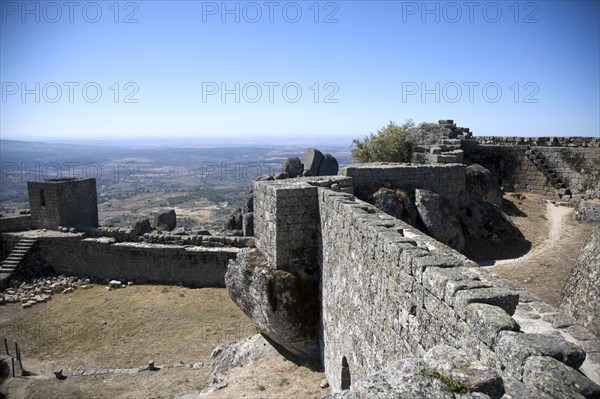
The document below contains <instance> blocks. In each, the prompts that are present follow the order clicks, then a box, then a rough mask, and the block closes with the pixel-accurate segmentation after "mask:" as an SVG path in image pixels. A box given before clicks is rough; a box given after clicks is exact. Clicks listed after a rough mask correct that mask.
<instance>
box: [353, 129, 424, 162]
mask: <svg viewBox="0 0 600 399" xmlns="http://www.w3.org/2000/svg"><path fill="white" fill-rule="evenodd" d="M413 126H414V123H413V122H412V120H408V121H406V123H404V124H403V125H402V126H398V125H396V124H395V123H394V122H391V121H390V123H389V124H388V125H387V126H386V127H384V128H382V129H380V130H378V131H377V134H376V135H375V134H373V133H371V134H370V135H369V136H365V138H364V139H363V140H362V141H361V140H359V139H354V140H352V148H351V152H352V157H353V158H354V159H356V162H359V163H363V162H410V161H411V159H412V154H413V151H414V148H415V143H414V142H413V140H412V138H411V137H410V134H408V132H407V130H408V129H410V128H411V127H413Z"/></svg>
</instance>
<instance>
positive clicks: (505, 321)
mask: <svg viewBox="0 0 600 399" xmlns="http://www.w3.org/2000/svg"><path fill="white" fill-rule="evenodd" d="M466 321H467V324H468V325H469V327H471V330H472V331H473V332H474V333H475V335H476V336H477V337H478V338H479V339H481V340H482V341H483V342H485V343H486V344H487V345H488V346H489V347H492V346H493V345H494V343H495V342H496V338H497V337H498V334H499V333H500V331H503V330H509V331H513V330H518V329H519V326H518V324H517V323H516V322H515V320H514V319H513V318H512V317H510V316H509V315H508V313H506V312H505V311H504V310H503V309H501V308H499V307H498V306H492V305H488V304H485V303H471V304H469V305H468V306H467V318H466Z"/></svg>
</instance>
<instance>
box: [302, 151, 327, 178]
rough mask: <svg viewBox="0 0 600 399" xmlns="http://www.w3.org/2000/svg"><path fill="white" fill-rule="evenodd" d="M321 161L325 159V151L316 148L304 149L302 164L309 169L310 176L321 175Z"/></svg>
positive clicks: (305, 168)
mask: <svg viewBox="0 0 600 399" xmlns="http://www.w3.org/2000/svg"><path fill="white" fill-rule="evenodd" d="M321 161H323V153H321V151H319V150H317V149H316V148H307V149H305V150H304V155H303V156H302V164H303V165H304V170H305V171H307V170H308V171H309V175H308V176H318V175H319V167H320V166H321ZM303 176H305V174H303Z"/></svg>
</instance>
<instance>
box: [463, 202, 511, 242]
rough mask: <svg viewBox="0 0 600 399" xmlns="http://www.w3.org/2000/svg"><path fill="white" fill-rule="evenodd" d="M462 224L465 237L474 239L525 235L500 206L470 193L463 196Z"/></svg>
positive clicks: (500, 238)
mask: <svg viewBox="0 0 600 399" xmlns="http://www.w3.org/2000/svg"><path fill="white" fill-rule="evenodd" d="M460 225H461V226H462V230H463V233H464V235H465V237H469V238H474V239H480V240H487V241H498V240H502V239H507V238H518V237H523V234H522V233H521V231H520V230H519V228H518V227H517V226H516V225H515V224H514V223H513V222H512V220H510V219H509V218H508V216H506V215H505V214H504V213H503V212H502V211H501V210H500V208H498V207H497V206H496V205H494V204H491V203H489V202H485V201H481V200H479V199H477V198H475V197H473V196H471V195H469V194H465V195H463V196H461V205H460Z"/></svg>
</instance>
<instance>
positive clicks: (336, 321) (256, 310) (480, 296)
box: [226, 164, 600, 398]
mask: <svg viewBox="0 0 600 399" xmlns="http://www.w3.org/2000/svg"><path fill="white" fill-rule="evenodd" d="M343 174H344V176H345V177H344V176H336V177H330V178H328V179H326V180H313V181H311V179H310V178H303V179H298V180H295V181H293V182H290V181H260V182H255V183H254V193H255V202H254V213H255V233H256V237H255V238H256V247H257V248H258V250H260V252H261V254H262V256H264V260H262V261H260V262H258V263H256V262H255V261H254V262H253V261H251V259H260V256H258V255H252V254H253V253H254V252H253V251H256V250H250V249H242V250H241V252H240V256H238V258H237V260H236V261H232V263H231V264H230V266H229V270H228V276H226V282H227V288H228V289H229V291H230V295H231V296H232V298H233V300H234V301H235V302H236V303H238V304H239V305H240V307H241V308H242V309H243V310H244V311H245V312H246V313H247V314H248V315H249V316H250V317H252V318H253V319H255V320H256V321H257V323H258V324H259V326H260V327H261V328H263V331H264V333H265V334H266V335H268V336H269V337H271V338H272V339H273V340H274V341H275V342H277V343H279V344H280V345H282V346H283V347H284V348H286V349H288V350H290V351H291V352H292V353H295V354H300V355H302V354H308V355H309V356H314V355H315V354H316V355H317V356H318V357H319V358H320V361H321V362H322V364H323V365H324V367H325V373H326V375H327V379H328V381H329V384H330V386H331V387H332V390H333V392H340V391H341V390H343V389H348V388H350V387H351V386H354V385H352V382H355V381H357V380H359V382H360V384H359V385H360V386H362V387H363V388H364V387H365V384H366V386H369V384H371V382H373V381H377V377H372V378H374V380H372V379H370V378H371V377H370V376H371V375H373V373H385V372H389V373H394V371H393V369H389V368H390V367H392V368H393V367H400V366H398V364H396V362H398V361H399V360H401V359H415V358H417V359H423V358H427V356H429V357H431V356H433V355H431V353H435V351H439V350H440V349H439V348H447V347H451V348H454V350H455V351H458V352H460V356H465V357H466V359H468V360H469V361H470V362H472V365H480V366H481V367H484V368H486V370H487V371H486V372H489V373H491V374H488V375H492V376H495V377H493V378H492V379H493V380H494V381H496V382H495V383H494V384H495V385H494V387H495V388H494V390H487V389H488V388H477V389H479V390H478V391H477V390H476V391H477V392H481V393H485V394H489V395H490V397H498V398H499V397H501V396H502V394H508V395H513V396H512V397H523V396H522V395H525V396H526V397H540V398H545V397H552V395H551V393H552V392H563V393H566V394H567V395H571V396H569V397H576V396H577V395H582V396H583V397H592V396H589V395H590V392H594V393H593V394H592V395H594V394H596V392H600V391H598V389H600V388H599V387H598V386H597V385H594V383H593V382H592V381H590V379H591V380H594V381H596V382H597V381H600V376H599V375H598V372H599V370H600V359H598V355H599V353H598V352H599V350H600V348H598V346H597V342H598V341H597V337H596V336H595V335H593V334H591V333H590V332H589V331H587V330H586V329H584V328H583V327H582V326H580V325H577V324H576V322H575V321H574V320H573V319H571V318H569V317H568V316H566V315H564V314H562V313H560V312H559V311H557V310H556V309H555V308H552V307H550V306H548V305H546V304H544V303H543V302H541V301H539V300H537V299H536V298H534V297H533V296H531V295H530V294H529V293H527V292H525V291H522V290H520V289H518V288H516V287H514V286H512V285H511V284H510V283H508V282H507V281H505V280H502V279H500V278H498V277H497V276H495V275H493V274H490V273H488V272H486V271H485V270H483V269H481V268H480V267H478V265H477V264H475V263H474V262H472V261H470V260H468V259H467V258H465V257H464V256H463V255H461V254H460V253H458V252H456V251H454V250H453V249H451V248H449V247H447V246H446V245H443V244H441V243H439V242H437V241H436V240H434V239H433V238H431V237H429V236H427V235H425V234H423V233H421V232H419V231H418V230H416V229H415V228H413V227H411V226H410V225H408V224H406V223H404V222H403V221H401V220H399V219H396V218H394V217H392V216H389V215H387V214H385V213H383V212H382V211H380V210H379V209H377V208H376V207H375V206H373V205H370V204H368V203H366V202H363V201H361V200H359V199H358V198H356V197H355V196H354V195H352V194H351V193H349V192H344V191H351V190H349V189H348V188H352V186H353V187H354V189H355V190H360V189H361V187H362V186H364V185H368V184H373V185H375V186H377V185H385V184H386V182H390V184H394V185H397V184H413V185H416V187H426V188H428V189H430V190H434V191H437V192H438V193H439V192H440V191H441V192H443V194H444V195H446V196H449V197H450V199H451V200H452V199H453V200H457V198H458V195H459V193H460V192H461V191H462V190H464V174H465V169H464V165H399V164H366V165H360V166H351V167H348V168H346V169H345V170H344V171H343ZM319 179H322V178H319ZM342 188H344V190H342ZM257 256H258V258H257ZM311 284H315V285H316V287H314V288H308V289H307V288H306V287H309V286H311ZM263 291H265V292H263ZM249 292H255V294H252V295H251V296H249V294H248V293H249ZM303 292H320V296H319V300H320V303H319V304H317V305H315V306H310V307H307V306H305V304H306V299H307V297H306V295H303ZM303 298H304V299H303ZM298 306H301V309H302V311H300V310H299V309H300V308H298V309H297V307H298ZM310 312H316V314H310ZM300 314H301V315H303V316H302V317H299V316H298V315H300ZM540 319H542V320H540ZM307 320H308V321H311V320H318V325H317V326H316V329H317V330H318V333H315V332H312V331H313V330H312V327H313V326H312V325H310V326H308V327H311V330H310V331H311V332H306V331H305V330H306V328H307V325H306V324H304V323H306V321H307ZM275 321H277V322H275ZM303 331H304V332H303ZM315 334H316V335H315ZM315 340H316V341H315ZM300 342H302V344H299V343H300ZM316 348H318V349H316ZM436 348H437V349H436ZM584 348H585V349H584ZM315 350H316V352H315ZM431 351H433V352H431ZM586 352H588V353H591V355H588V356H586ZM426 353H427V356H425V354H426ZM457 356H459V355H457ZM480 366H477V367H480ZM473 367H475V366H473ZM475 368H476V367H475ZM385 370H388V371H385ZM390 370H391V371H390ZM553 370H560V373H559V372H556V373H555V372H554V371H553ZM580 372H582V373H584V374H585V375H586V376H587V378H586V377H583V376H582V374H580ZM548 379H550V380H551V381H552V382H551V383H547V382H545V381H547V380H548ZM575 380H577V381H580V380H581V381H583V382H582V383H581V384H579V385H577V386H574V385H573V383H572V382H573V381H575ZM365 381H366V382H365ZM361 384H362V385H361ZM384 385H385V384H384ZM372 386H373V387H377V382H375V383H373V384H372ZM590 387H591V388H590ZM373 389H375V388H373ZM385 389H389V387H387V388H385ZM589 389H591V391H589ZM367 391H368V389H367ZM368 392H371V391H368ZM373 392H375V391H372V392H371V393H373ZM547 394H550V395H551V396H547ZM340 397H346V396H340ZM347 397H352V396H347ZM565 397H566V396H565Z"/></svg>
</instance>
